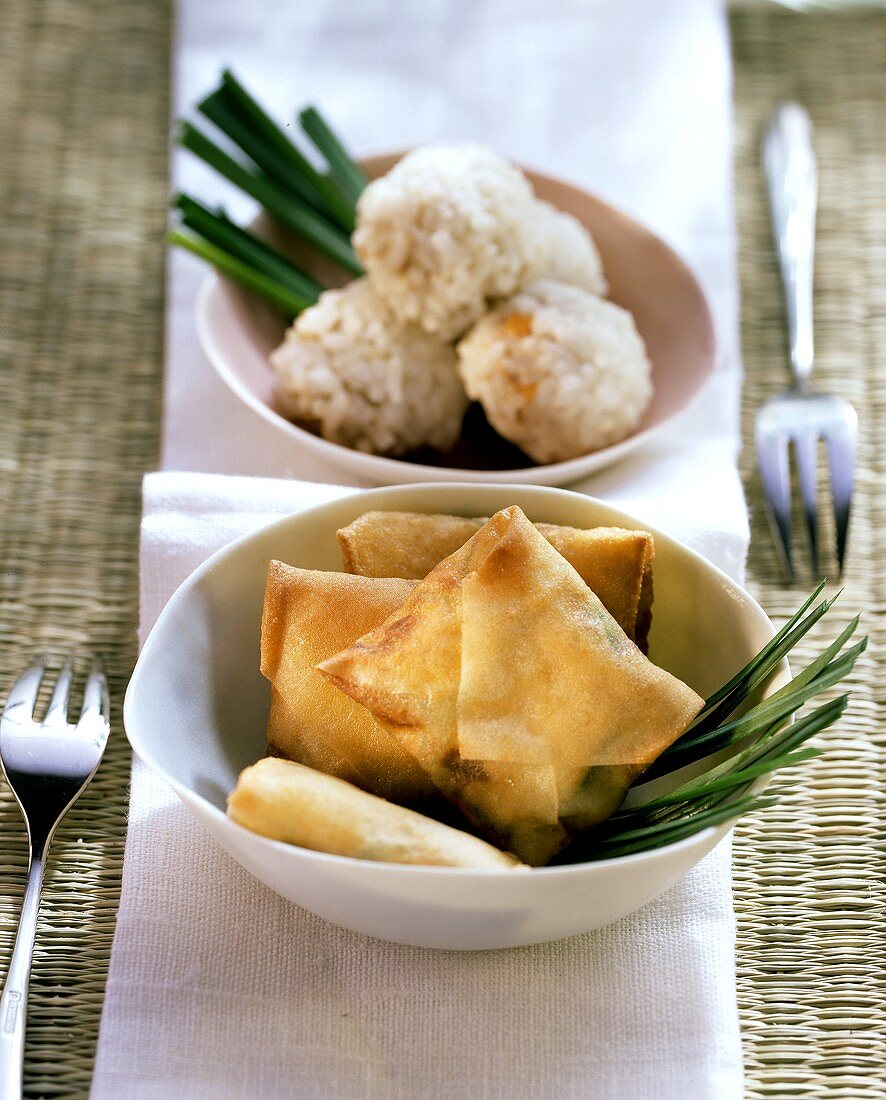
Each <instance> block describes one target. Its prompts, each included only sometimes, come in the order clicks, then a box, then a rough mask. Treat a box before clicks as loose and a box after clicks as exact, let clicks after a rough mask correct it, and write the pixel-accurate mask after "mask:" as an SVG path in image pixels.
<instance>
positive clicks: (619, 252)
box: [197, 144, 716, 485]
mask: <svg viewBox="0 0 886 1100" xmlns="http://www.w3.org/2000/svg"><path fill="white" fill-rule="evenodd" d="M363 167H364V168H365V171H366V174H367V177H368V178H369V182H368V184H367V185H366V186H365V188H364V189H363V190H362V192H361V193H360V195H359V199H358V200H357V201H356V215H355V226H354V230H353V232H352V234H351V236H350V241H351V244H352V246H353V254H354V256H355V257H356V262H355V263H353V264H352V265H351V267H352V270H351V271H350V272H347V273H345V272H343V270H342V268H341V267H340V266H339V267H336V266H335V265H333V264H331V263H330V261H329V260H328V259H327V258H326V257H321V256H320V254H319V253H318V252H317V251H316V250H313V249H311V248H310V247H309V246H306V245H305V243H304V241H303V240H301V239H299V238H298V237H296V236H295V235H294V234H290V233H288V232H287V231H286V230H285V229H282V228H281V226H280V224H279V222H277V221H274V220H272V219H270V218H269V217H268V216H267V215H266V214H264V213H263V214H262V215H260V217H259V218H258V219H257V220H256V221H255V222H254V223H253V226H252V228H253V230H254V231H255V233H256V234H257V235H258V236H260V237H262V238H263V239H265V240H267V241H268V242H270V243H271V244H272V245H273V246H274V247H275V248H277V249H279V251H280V252H281V253H283V254H285V255H286V256H287V257H290V258H291V259H293V260H294V261H295V262H297V264H298V267H299V269H300V271H303V272H306V273H307V275H308V277H309V278H310V279H312V280H315V283H314V284H313V285H314V286H315V287H316V288H317V292H316V295H315V297H316V300H315V301H314V300H313V298H314V295H312V301H313V304H311V305H309V306H308V308H305V309H302V310H301V311H300V312H299V313H298V315H297V316H296V317H295V318H294V320H292V321H291V323H289V324H287V320H286V318H285V317H284V316H283V314H282V313H280V312H279V311H277V310H276V309H274V308H273V306H271V305H268V303H267V302H265V301H263V300H262V299H261V298H259V297H257V296H256V295H255V294H252V293H250V292H249V290H247V289H244V288H243V287H242V286H239V285H238V284H237V283H236V282H234V281H232V280H230V279H228V278H225V277H223V276H220V275H217V274H216V275H213V276H210V277H209V278H208V280H207V282H206V283H205V284H204V286H203V288H202V290H201V293H200V296H199V301H198V307H197V309H198V330H199V335H200V339H201V343H202V345H203V347H204V349H205V351H206V353H207V355H208V356H209V358H210V360H211V361H212V363H213V364H214V366H215V367H216V369H217V370H218V372H219V374H220V375H221V377H222V378H223V379H224V380H225V382H226V383H227V384H228V385H229V386H230V387H231V389H233V391H234V392H235V393H236V394H237V395H238V396H239V397H240V398H241V399H242V400H243V401H245V402H246V403H247V404H248V405H249V406H250V407H251V408H252V409H254V410H255V411H256V412H257V413H258V414H259V415H260V416H261V417H263V418H264V419H265V420H266V421H268V422H270V423H271V424H273V425H274V427H275V429H277V430H279V431H282V432H284V433H285V434H286V435H288V437H289V438H290V439H291V441H292V445H293V452H294V454H296V453H299V452H310V454H311V456H312V458H313V459H314V460H315V462H319V463H320V464H321V466H325V467H326V468H328V469H329V470H330V471H335V472H344V473H346V474H347V475H348V476H349V477H350V478H351V479H352V480H353V481H354V482H355V483H357V484H376V485H377V484H399V483H404V482H413V481H453V480H457V481H468V482H470V481H473V482H481V481H482V482H511V483H519V482H522V483H539V484H547V485H561V484H568V483H570V482H573V481H576V480H578V479H579V478H581V477H583V476H585V475H587V474H590V473H592V472H594V471H595V470H598V469H601V468H602V467H604V466H606V465H608V464H610V463H612V462H614V461H615V460H616V459H618V458H620V457H622V456H623V455H625V454H626V453H628V452H629V451H630V450H632V449H633V448H635V447H637V446H638V445H639V444H640V443H641V442H642V441H643V440H644V439H647V438H648V437H649V436H650V434H652V433H653V432H655V431H656V430H657V429H658V428H660V427H661V426H662V425H664V424H665V423H667V422H668V421H669V420H671V419H672V418H673V417H674V416H675V415H676V414H677V413H679V412H681V411H682V410H684V409H685V408H686V407H687V406H688V405H689V403H690V402H691V401H692V400H693V398H694V397H695V396H696V395H697V394H698V392H699V391H700V390H701V389H702V387H703V386H704V383H705V381H706V380H707V378H708V377H709V376H710V374H711V373H712V371H713V369H714V365H715V356H716V351H715V340H714V331H713V325H712V321H711V316H710V312H709V310H708V307H707V304H706V302H705V298H704V295H703V293H702V291H701V289H700V287H699V285H698V282H697V281H696V279H695V277H694V276H693V274H692V273H691V272H690V270H689V269H688V268H687V267H686V265H685V264H684V263H683V262H682V261H681V260H680V259H679V257H678V256H677V255H676V254H675V253H674V252H673V251H672V250H671V249H670V248H668V247H667V245H665V244H664V243H663V242H662V241H661V240H660V239H659V238H657V237H656V236H655V235H654V234H652V233H651V232H650V231H649V230H647V229H645V228H644V227H643V226H641V225H639V224H638V223H637V222H635V221H633V220H632V219H630V218H628V217H627V216H626V215H624V214H622V213H620V212H619V211H617V210H616V209H614V208H613V207H611V206H609V205H608V204H606V203H604V202H602V201H601V200H600V199H597V198H595V197H594V196H593V195H591V194H589V193H587V192H586V191H583V190H581V189H580V188H577V187H574V186H571V185H569V184H567V183H564V182H561V181H559V180H556V179H552V178H550V177H547V176H543V175H541V174H539V173H536V172H530V171H524V170H522V169H520V168H518V167H517V166H515V165H513V164H511V163H510V162H508V161H507V160H506V159H505V158H504V157H501V156H499V155H498V154H497V153H495V152H493V151H492V150H489V149H486V148H483V147H481V146H477V145H468V144H464V145H457V144H456V145H429V146H424V147H420V148H417V149H414V150H412V151H411V152H408V153H406V154H394V155H390V156H379V157H375V158H371V159H369V160H367V161H365V162H363ZM358 271H359V272H362V273H361V274H357V272H358ZM322 288H329V289H322Z"/></svg>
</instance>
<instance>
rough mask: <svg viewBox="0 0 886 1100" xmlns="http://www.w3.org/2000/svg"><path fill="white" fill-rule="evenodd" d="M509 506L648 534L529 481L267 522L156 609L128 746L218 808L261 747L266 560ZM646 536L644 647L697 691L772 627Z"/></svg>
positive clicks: (345, 505) (132, 699)
mask: <svg viewBox="0 0 886 1100" xmlns="http://www.w3.org/2000/svg"><path fill="white" fill-rule="evenodd" d="M509 504H519V505H520V506H521V507H522V508H523V510H524V511H525V512H526V513H527V515H528V516H529V517H530V519H533V520H535V521H541V522H547V523H559V524H565V525H571V526H578V527H582V526H585V527H591V526H598V525H607V526H620V527H628V528H641V529H647V530H648V529H649V528H648V527H647V526H646V525H644V524H642V523H641V522H639V521H637V520H635V519H633V518H631V517H629V516H626V515H625V514H623V513H621V512H619V511H618V510H616V509H614V508H611V507H609V506H608V505H605V504H602V503H601V502H599V501H595V500H593V499H591V498H588V497H585V496H580V495H578V494H576V493H570V492H567V491H563V490H555V489H547V488H541V487H532V486H528V487H527V486H523V487H519V488H512V487H502V486H484V487H475V486H465V485H449V486H446V485H443V486H441V485H435V486H428V485H421V486H401V487H396V488H389V489H379V490H374V491H371V492H366V493H359V494H355V495H353V496H348V497H345V498H343V499H341V500H337V501H334V502H332V503H330V504H325V505H321V506H319V507H316V508H312V509H308V510H306V511H304V512H300V513H297V514H295V515H293V516H291V517H288V518H286V519H283V520H280V521H278V522H276V523H274V524H272V525H271V526H269V527H266V528H264V529H262V530H261V531H258V532H257V533H255V534H253V535H250V536H247V537H246V538H244V539H241V540H240V541H238V542H236V543H234V544H232V545H231V546H229V547H227V548H225V549H224V550H222V551H220V552H219V553H218V554H216V555H215V556H214V557H213V558H211V559H210V560H209V561H208V562H207V563H205V564H204V565H203V566H202V567H201V568H200V569H198V570H197V571H196V572H195V573H194V574H192V576H191V577H190V578H189V579H188V580H187V581H186V582H185V583H184V584H183V585H182V587H181V588H180V589H179V590H178V592H177V593H176V594H175V596H173V598H172V600H171V601H170V602H169V604H168V605H167V607H166V608H165V610H164V611H163V613H162V615H161V616H160V618H159V620H158V622H157V624H156V626H155V627H154V630H153V631H152V633H151V635H150V637H149V639H148V640H147V642H146V644H145V646H144V649H143V651H142V654H141V657H140V659H139V662H138V665H137V667H136V670H135V673H134V675H133V678H132V681H131V684H130V688H129V691H128V693H127V699H126V712H125V717H126V728H127V733H128V735H129V738H130V740H131V742H132V744H133V747H134V748H135V749H136V751H137V752H138V753H139V755H140V756H141V757H142V758H143V759H145V760H146V762H147V763H149V764H150V765H151V766H152V767H153V768H154V769H155V770H157V771H159V772H160V773H161V774H163V775H164V776H165V777H166V778H167V779H168V780H169V781H171V782H172V784H173V786H176V787H178V788H179V789H180V791H186V792H190V793H191V794H192V795H195V796H197V797H198V798H199V799H202V800H205V802H207V803H209V804H210V805H211V806H213V807H215V808H216V809H217V810H223V809H224V806H225V799H226V797H227V794H228V792H229V791H230V790H231V789H232V788H233V786H234V783H235V781H236V778H237V775H238V773H239V771H240V770H241V769H242V768H243V767H245V766H246V765H247V764H250V763H252V762H254V761H255V760H257V759H258V758H259V757H261V756H263V755H264V753H265V724H266V718H267V712H268V703H269V688H268V684H267V682H266V681H265V680H264V679H263V678H262V676H261V674H260V672H259V668H258V660H259V635H260V624H261V610H262V601H263V595H264V585H265V576H266V572H267V566H268V562H269V561H270V560H271V559H272V558H278V559H280V560H282V561H285V562H288V563H290V564H293V565H298V566H301V567H304V568H311V569H330V570H340V569H341V556H340V553H339V547H338V543H337V541H336V531H337V529H338V528H339V527H342V526H344V525H346V524H348V523H350V522H351V521H352V520H353V519H355V518H356V517H357V516H359V515H361V514H362V513H363V512H365V511H368V510H370V509H375V508H378V509H393V510H396V509H403V510H411V511H426V512H452V513H456V514H462V515H490V514H492V513H493V512H495V511H497V510H498V509H499V508H503V507H505V506H507V505H509ZM653 533H654V534H655V536H656V560H655V604H654V615H653V626H652V632H651V635H650V656H651V658H652V659H653V660H654V661H655V662H656V663H657V664H659V665H661V666H663V667H664V668H666V669H668V670H669V671H671V672H673V673H674V674H675V675H676V676H679V677H680V678H681V679H682V680H684V681H685V682H687V683H688V684H690V685H691V686H692V687H693V688H695V690H696V691H698V692H699V693H700V694H702V695H707V694H709V693H710V692H711V691H713V690H714V689H715V688H717V687H719V686H720V684H722V683H723V682H724V681H726V680H727V679H729V678H730V677H731V676H732V675H734V673H735V672H737V671H738V669H739V668H740V667H741V666H742V665H743V664H745V663H746V661H747V660H748V659H749V658H750V657H751V656H752V655H753V654H754V653H755V652H756V651H757V650H758V649H759V648H760V647H761V646H762V645H764V644H765V642H766V641H767V640H768V639H769V638H770V637H771V636H772V626H771V623H770V622H769V620H768V618H767V617H766V615H765V614H764V613H763V611H762V610H761V609H760V608H759V607H758V605H757V604H756V603H754V601H753V600H752V599H751V598H750V597H749V596H748V595H747V594H746V593H744V592H743V591H742V590H741V589H740V588H739V587H738V586H737V585H735V584H734V583H733V582H732V581H730V580H729V579H728V578H727V577H725V575H724V574H722V573H720V572H719V571H718V570H716V569H715V568H714V567H713V566H711V565H710V564H709V563H707V562H706V561H705V560H704V559H702V558H701V557H699V556H698V555H696V554H695V553H693V552H692V551H690V550H687V549H686V548H685V547H683V546H681V545H680V544H679V543H677V542H675V541H674V540H672V539H670V538H668V537H666V536H665V535H662V534H660V533H658V532H654V531H653ZM785 667H786V666H785ZM783 677H784V673H782V679H783ZM774 686H775V685H773V688H771V689H770V690H774Z"/></svg>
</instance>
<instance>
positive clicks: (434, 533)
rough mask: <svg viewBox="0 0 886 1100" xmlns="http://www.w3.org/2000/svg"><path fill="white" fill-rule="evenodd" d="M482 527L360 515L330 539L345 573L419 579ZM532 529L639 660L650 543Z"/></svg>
mask: <svg viewBox="0 0 886 1100" xmlns="http://www.w3.org/2000/svg"><path fill="white" fill-rule="evenodd" d="M485 522H486V520H485V519H469V518H466V517H464V516H447V515H438V514H425V513H423V512H366V513H364V514H363V515H362V516H359V517H358V518H357V519H355V520H354V522H353V523H350V524H348V526H347V527H343V528H342V529H341V530H340V531H339V532H338V541H339V544H340V545H341V552H342V560H343V562H344V566H345V569H346V570H347V571H348V572H349V573H358V574H360V575H362V576H364V577H405V578H412V579H415V580H421V579H422V578H423V577H425V576H427V574H428V573H430V571H431V570H432V569H433V568H434V566H436V565H438V564H439V563H440V562H441V561H442V560H443V559H444V558H446V557H448V556H449V555H450V554H453V553H455V551H456V550H458V549H459V548H460V547H462V546H463V545H464V544H465V543H466V542H467V541H468V539H469V538H470V537H471V536H472V535H473V534H475V533H476V532H477V531H479V529H480V528H481V527H482V526H483V524H484V523H485ZM535 526H536V527H537V528H538V530H539V531H540V532H541V533H542V534H543V535H544V537H545V538H546V539H547V540H548V542H549V543H550V544H551V545H552V546H553V547H554V549H555V550H558V551H559V552H560V553H561V554H562V555H563V557H564V558H565V559H566V560H567V561H568V562H569V564H570V565H572V566H574V568H575V569H576V570H577V571H578V573H579V574H580V575H581V577H582V579H583V580H584V582H585V583H586V584H587V585H588V587H589V588H590V589H591V591H592V592H595V593H596V594H597V596H599V598H600V601H601V602H602V604H603V606H604V607H605V608H606V610H607V611H608V612H609V613H610V615H612V617H613V618H614V619H615V621H616V622H617V623H618V625H619V626H620V627H621V628H622V630H623V631H624V632H625V634H627V636H628V637H629V638H630V639H631V640H632V641H635V642H636V643H637V645H638V646H639V647H640V648H641V649H642V650H643V652H644V653H645V652H646V643H647V636H648V633H649V626H650V621H651V616H652V560H653V557H654V554H655V544H654V542H653V539H652V536H651V535H650V534H649V533H648V532H646V531H628V530H625V529H623V528H620V527H592V528H589V529H587V530H582V529H580V528H577V527H559V526H555V525H554V524H550V523H537V524H536V525H535Z"/></svg>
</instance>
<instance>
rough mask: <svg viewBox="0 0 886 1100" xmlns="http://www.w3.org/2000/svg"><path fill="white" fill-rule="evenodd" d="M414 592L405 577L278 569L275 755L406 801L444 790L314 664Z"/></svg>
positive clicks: (271, 615)
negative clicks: (429, 778)
mask: <svg viewBox="0 0 886 1100" xmlns="http://www.w3.org/2000/svg"><path fill="white" fill-rule="evenodd" d="M413 588H414V583H413V582H411V581H405V580H396V579H390V580H384V581H379V580H369V579H367V578H365V577H355V576H349V575H348V574H346V573H324V572H322V571H320V570H315V569H295V568H293V567H292V566H289V565H284V564H283V563H282V562H279V561H272V562H271V563H270V566H269V568H268V580H267V586H266V589H265V604H264V613H263V616H262V633H261V671H262V673H263V674H264V676H266V677H267V679H268V680H270V682H271V710H270V715H269V717H268V752H269V753H270V754H271V755H272V756H282V757H286V758H287V759H289V760H294V761H296V762H298V763H300V764H306V765H308V766H309V767H312V768H315V769H317V770H318V771H322V772H326V773H327V774H329V775H336V776H339V778H341V779H345V780H347V781H348V782H350V783H354V784H356V785H357V786H358V787H362V788H363V789H364V790H367V791H370V792H372V793H374V794H378V795H381V796H382V797H385V798H391V799H393V800H394V801H395V802H401V803H404V804H406V805H421V806H424V805H425V803H426V802H427V800H428V799H429V798H431V796H434V795H436V792H435V791H434V787H433V784H432V783H431V782H430V781H429V780H428V778H427V776H426V775H425V773H424V771H423V770H422V769H421V768H420V767H419V766H418V764H417V763H416V761H415V759H414V758H413V756H412V755H411V754H410V753H408V752H407V751H406V750H405V749H404V748H403V747H402V746H401V744H400V742H399V740H398V739H397V738H395V737H392V736H391V734H390V733H389V732H388V731H387V730H385V729H382V728H381V727H380V726H379V725H378V723H377V722H376V721H375V720H374V719H373V717H372V715H371V714H369V712H368V711H366V710H364V708H363V707H361V706H359V705H358V704H356V703H355V702H354V701H353V700H352V699H349V698H348V696H346V695H344V694H343V693H342V692H340V691H339V690H338V689H337V688H335V687H333V685H332V684H331V683H330V682H329V680H328V679H327V678H326V677H324V676H322V675H321V674H320V673H319V672H318V671H317V669H316V668H315V667H314V666H315V665H316V664H317V662H318V661H322V660H323V659H324V658H325V657H329V656H331V655H332V654H333V653H336V652H337V651H338V650H340V649H341V648H342V646H346V645H350V643H351V642H353V641H355V640H356V639H357V638H359V637H360V635H361V634H364V633H365V632H366V631H367V630H371V629H373V628H374V627H376V626H378V625H379V623H381V622H383V621H384V619H385V618H386V617H387V616H388V615H390V614H391V612H393V611H394V610H395V609H396V608H398V607H400V605H401V604H402V603H403V601H404V600H405V599H406V597H407V596H408V595H409V593H410V592H411V591H412V589H413Z"/></svg>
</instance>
